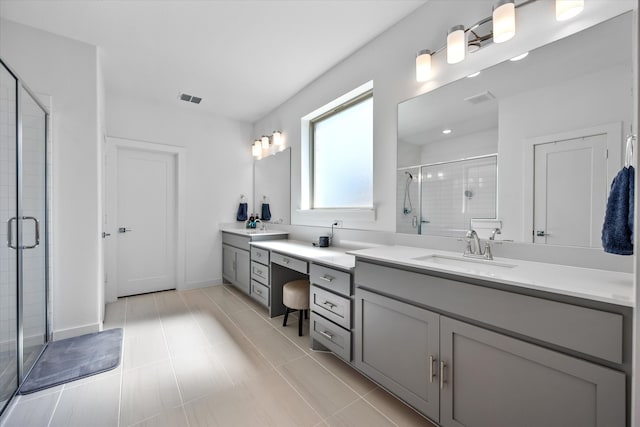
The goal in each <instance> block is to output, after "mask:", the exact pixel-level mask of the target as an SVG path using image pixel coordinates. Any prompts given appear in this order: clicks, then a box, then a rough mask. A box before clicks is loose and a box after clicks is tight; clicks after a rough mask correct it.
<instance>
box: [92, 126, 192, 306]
mask: <svg viewBox="0 0 640 427" xmlns="http://www.w3.org/2000/svg"><path fill="white" fill-rule="evenodd" d="M118 149H134V150H139V151H147V152H150V153H164V154H171V155H173V156H174V158H175V161H176V165H175V166H176V174H175V180H176V203H177V208H176V224H175V229H176V244H177V247H176V251H175V257H176V259H175V262H176V288H177V289H178V290H181V289H184V287H185V257H186V238H185V197H186V191H185V190H186V149H185V148H184V147H178V146H175V145H167V144H159V143H155V142H147V141H138V140H133V139H128V138H121V137H115V136H107V150H106V158H105V162H106V165H105V171H104V179H105V182H106V187H107V191H106V203H105V206H104V208H103V216H102V225H103V231H104V232H106V233H110V234H111V237H115V236H116V233H117V224H114V223H112V222H111V218H114V217H115V216H116V214H115V207H116V205H115V197H116V180H117V170H118V168H117V166H118V160H117V153H118ZM104 263H105V281H106V283H105V303H109V302H114V301H116V300H117V299H118V287H117V277H118V264H117V254H116V246H115V242H114V241H113V240H112V239H106V241H105V251H104Z"/></svg>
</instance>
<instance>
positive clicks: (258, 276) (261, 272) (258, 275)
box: [251, 261, 269, 285]
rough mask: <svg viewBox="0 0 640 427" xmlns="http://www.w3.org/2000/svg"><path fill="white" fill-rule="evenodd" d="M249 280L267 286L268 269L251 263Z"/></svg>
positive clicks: (253, 262)
mask: <svg viewBox="0 0 640 427" xmlns="http://www.w3.org/2000/svg"><path fill="white" fill-rule="evenodd" d="M251 280H257V281H259V282H262V283H263V284H265V285H268V284H269V267H267V266H266V265H262V264H260V263H257V262H255V261H251Z"/></svg>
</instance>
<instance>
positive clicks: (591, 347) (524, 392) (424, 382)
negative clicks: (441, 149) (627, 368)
mask: <svg viewBox="0 0 640 427" xmlns="http://www.w3.org/2000/svg"><path fill="white" fill-rule="evenodd" d="M355 281H356V290H355V333H354V335H355V349H354V355H355V366H356V368H358V369H359V370H360V371H362V372H363V373H364V374H366V375H367V376H369V377H370V378H371V379H373V380H374V381H376V382H378V383H379V384H380V385H382V386H383V387H385V388H386V389H388V390H389V391H391V392H392V393H394V394H395V395H397V396H398V397H399V398H401V399H402V400H404V401H405V402H407V403H408V404H410V405H411V406H413V407H414V408H415V409H417V410H418V411H420V412H422V413H423V414H425V415H426V416H427V417H429V418H431V419H432V420H433V421H436V422H437V423H439V424H440V425H442V426H443V427H449V426H454V427H461V426H465V427H485V426H486V427H495V426H518V427H520V426H545V427H547V426H558V427H572V426H576V427H583V426H593V427H623V426H625V425H627V414H628V411H627V394H626V376H625V372H623V371H624V369H623V367H622V365H618V366H621V367H620V369H618V370H616V369H612V368H611V367H607V366H604V365H605V364H604V363H603V364H599V363H597V362H598V360H602V359H603V358H605V357H606V358H609V359H610V360H612V361H615V360H620V361H621V362H622V361H624V360H628V358H629V356H628V355H626V356H624V355H623V333H622V329H623V323H622V314H621V313H615V312H610V311H605V310H604V309H600V308H595V307H585V306H578V305H573V304H569V303H567V302H560V301H553V300H549V299H544V298H539V297H534V296H530V295H523V294H517V293H514V292H507V291H503V290H499V289H493V288H489V287H485V286H481V285H475V284H471V283H465V282H460V281H457V280H453V279H444V278H441V277H435V276H431V275H427V274H421V273H417V272H412V271H406V270H402V269H397V268H390V267H388V266H382V265H376V264H372V263H367V262H360V261H356V269H355ZM492 327H493V328H494V329H493V330H492V329H491V328H492ZM550 343H551V344H550ZM561 346H562V347H561ZM561 349H569V350H567V351H566V352H562V351H561ZM576 349H579V350H582V352H581V353H580V352H578V351H576ZM580 354H584V355H585V357H584V358H580V357H579V355H580ZM594 356H599V357H600V358H598V357H594ZM609 365H610V366H611V365H613V366H616V364H614V363H611V362H609Z"/></svg>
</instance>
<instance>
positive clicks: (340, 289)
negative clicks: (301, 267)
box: [309, 264, 351, 296]
mask: <svg viewBox="0 0 640 427" xmlns="http://www.w3.org/2000/svg"><path fill="white" fill-rule="evenodd" d="M309 278H310V279H309V280H310V281H311V283H313V284H316V285H318V286H321V287H323V288H326V289H331V290H332V291H334V292H337V293H339V294H342V295H345V296H349V295H351V274H349V273H345V272H344V271H338V270H334V269H332V268H328V267H323V266H321V265H316V264H311V266H310V267H309Z"/></svg>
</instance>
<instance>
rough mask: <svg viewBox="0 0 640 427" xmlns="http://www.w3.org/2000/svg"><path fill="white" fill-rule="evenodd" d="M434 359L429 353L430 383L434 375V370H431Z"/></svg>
mask: <svg viewBox="0 0 640 427" xmlns="http://www.w3.org/2000/svg"><path fill="white" fill-rule="evenodd" d="M435 361H436V359H435V358H434V357H433V356H432V355H429V382H430V383H432V382H433V379H434V378H435V377H436V374H435V371H434V370H433V362H435Z"/></svg>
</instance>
